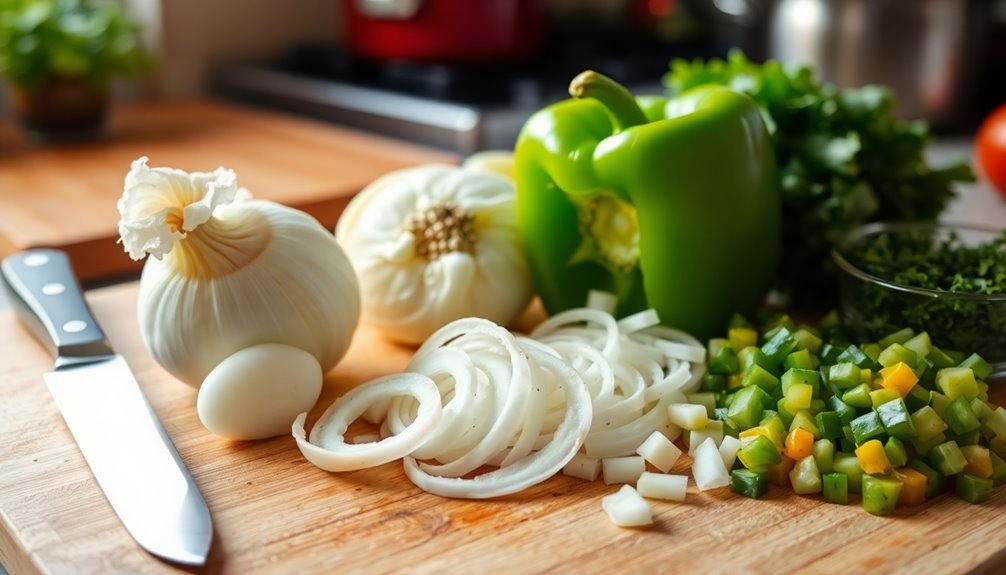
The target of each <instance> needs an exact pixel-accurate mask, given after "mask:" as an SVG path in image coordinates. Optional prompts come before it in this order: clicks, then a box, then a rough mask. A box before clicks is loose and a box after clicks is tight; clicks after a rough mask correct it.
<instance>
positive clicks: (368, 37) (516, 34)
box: [343, 0, 544, 62]
mask: <svg viewBox="0 0 1006 575" xmlns="http://www.w3.org/2000/svg"><path fill="white" fill-rule="evenodd" d="M343 6H344V7H345V15H346V32H347V42H348V45H349V49H350V50H351V51H353V52H354V53H356V54H358V55H360V56H363V57H365V58H370V59H374V60H389V59H400V60H417V61H427V62H473V61H487V60H493V61H499V60H512V59H517V58H521V57H525V56H528V55H530V54H531V53H533V52H534V51H535V50H536V49H537V48H538V46H539V44H540V42H541V37H542V30H543V27H544V15H543V10H542V7H541V5H540V0H345V1H344V2H343Z"/></svg>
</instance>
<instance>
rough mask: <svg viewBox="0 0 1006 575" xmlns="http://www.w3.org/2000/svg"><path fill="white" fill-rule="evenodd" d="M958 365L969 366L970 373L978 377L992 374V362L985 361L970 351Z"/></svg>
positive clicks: (986, 377) (986, 376)
mask: <svg viewBox="0 0 1006 575" xmlns="http://www.w3.org/2000/svg"><path fill="white" fill-rule="evenodd" d="M958 367H967V368H971V371H972V373H974V374H975V377H976V378H978V379H983V380H984V379H988V376H989V375H991V374H992V364H990V363H989V362H987V361H985V359H984V358H982V356H980V355H978V354H977V353H972V354H971V355H969V356H968V357H966V358H965V359H964V361H962V362H961V363H960V365H959V366H958Z"/></svg>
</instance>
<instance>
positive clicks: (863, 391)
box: [842, 383, 873, 409]
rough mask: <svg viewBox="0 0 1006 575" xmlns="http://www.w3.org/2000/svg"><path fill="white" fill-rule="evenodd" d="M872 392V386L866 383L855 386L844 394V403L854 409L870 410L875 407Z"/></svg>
mask: <svg viewBox="0 0 1006 575" xmlns="http://www.w3.org/2000/svg"><path fill="white" fill-rule="evenodd" d="M870 391H871V389H870V386H869V385H866V384H865V383H861V384H859V385H855V386H853V387H850V388H849V389H847V390H845V393H843V394H842V401H843V402H844V403H846V404H848V405H851V406H852V407H858V408H860V409H869V408H871V407H873V401H872V400H871V399H870Z"/></svg>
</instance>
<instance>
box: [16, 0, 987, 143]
mask: <svg viewBox="0 0 1006 575" xmlns="http://www.w3.org/2000/svg"><path fill="white" fill-rule="evenodd" d="M122 1H123V2H124V4H125V5H126V7H127V9H128V10H129V11H130V13H131V14H132V15H133V16H135V17H136V18H138V19H139V20H140V21H141V22H142V23H143V25H144V28H145V34H146V38H145V40H146V42H147V43H148V44H149V46H150V47H151V49H152V50H153V51H154V52H155V54H156V55H157V58H158V61H159V65H158V69H157V71H156V74H155V75H154V76H153V77H151V78H149V79H147V80H145V81H143V82H141V83H132V84H122V85H120V87H119V92H118V97H119V98H120V99H129V98H188V97H194V96H201V95H213V96H217V97H222V98H226V99H229V100H233V101H239V102H245V103H250V104H254V105H260V106H265V107H268V108H271V109H276V110H283V111H288V112H292V113H296V114H300V115H305V116H309V117H313V118H317V119H320V120H324V121H330V122H335V123H338V124H342V125H348V126H352V127H356V128H361V129H364V130H370V131H374V132H378V133H382V134H387V135H391V136H395V137H399V138H402V139H406V140H410V141H415V142H419V143H424V144H428V145H431V146H435V147H439V148H443V149H446V150H450V151H455V152H458V153H462V154H464V153H470V152H473V151H476V150H479V149H487V148H507V147H511V146H512V145H513V142H514V139H515V138H516V135H517V131H518V130H519V129H520V126H521V125H522V124H523V122H524V120H526V118H527V116H528V115H529V114H530V113H531V112H532V111H534V110H536V109H538V108H540V107H541V106H543V105H544V104H546V103H548V102H551V101H555V100H558V99H561V98H563V97H565V88H566V85H567V84H568V82H569V80H570V79H571V78H572V77H573V76H574V75H575V74H576V73H577V72H580V71H582V70H583V69H586V68H594V69H597V70H599V71H601V72H603V73H606V74H608V75H611V76H613V77H614V78H615V79H617V80H620V81H621V82H623V83H625V84H627V85H628V86H629V87H631V88H632V89H634V90H636V91H638V92H647V91H650V92H659V91H661V90H662V85H661V77H662V75H663V74H664V73H665V72H666V70H667V67H668V62H669V60H671V59H672V58H675V57H685V58H694V57H711V56H723V55H725V54H726V53H727V51H728V50H729V49H730V48H732V47H739V48H741V49H743V50H744V52H745V53H746V54H747V55H748V56H749V57H750V58H751V59H753V60H762V59H765V58H776V59H779V60H782V61H783V62H788V63H796V62H804V63H809V64H812V65H813V66H814V68H815V70H816V71H817V73H818V75H819V77H820V78H821V79H824V80H828V81H832V82H835V83H837V84H839V85H841V86H858V85H862V84H867V83H884V84H888V85H890V86H892V87H893V89H894V91H895V93H896V95H897V98H898V100H899V102H900V108H899V110H900V115H902V116H903V117H906V118H920V119H926V120H928V121H929V122H930V124H931V125H932V127H933V128H934V130H935V131H936V133H937V134H940V135H951V136H953V135H969V134H970V133H972V132H973V130H974V128H975V126H976V125H977V123H978V121H979V120H980V119H981V118H982V117H983V115H984V114H985V113H987V112H988V111H990V110H991V109H992V108H993V107H994V106H995V105H996V104H997V103H1000V102H1003V101H1006V0H477V1H475V0H213V1H210V2H206V1H203V0H122ZM3 92H5V91H4V90H0V93H3ZM4 113H9V105H7V102H0V115H2V114H4Z"/></svg>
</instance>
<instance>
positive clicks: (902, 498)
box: [894, 467, 926, 505]
mask: <svg viewBox="0 0 1006 575" xmlns="http://www.w3.org/2000/svg"><path fill="white" fill-rule="evenodd" d="M894 476H895V477H896V478H898V480H899V481H901V494H900V495H898V503H899V504H904V505H922V504H923V503H925V502H926V476H925V475H923V474H922V473H920V472H918V471H916V470H914V469H912V468H911V467H899V468H897V469H895V470H894Z"/></svg>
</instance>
